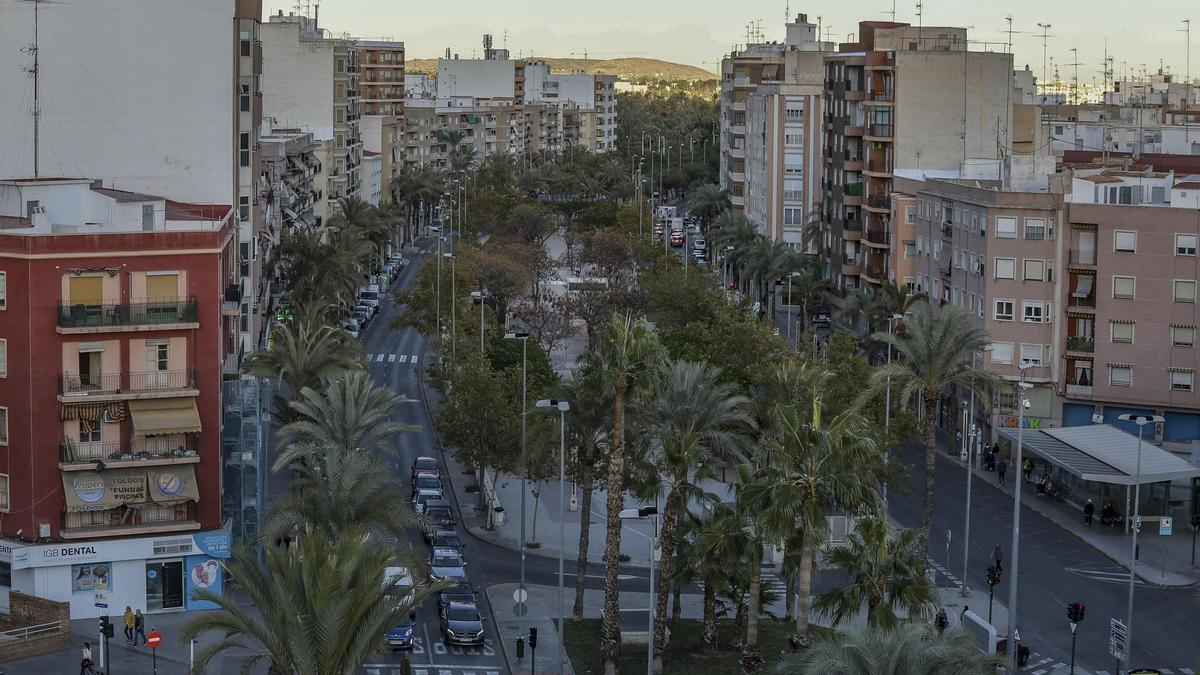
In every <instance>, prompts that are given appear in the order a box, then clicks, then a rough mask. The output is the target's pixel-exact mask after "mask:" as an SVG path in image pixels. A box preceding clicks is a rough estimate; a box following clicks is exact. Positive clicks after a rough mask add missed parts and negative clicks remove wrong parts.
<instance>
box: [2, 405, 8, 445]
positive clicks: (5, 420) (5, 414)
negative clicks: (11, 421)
mask: <svg viewBox="0 0 1200 675" xmlns="http://www.w3.org/2000/svg"><path fill="white" fill-rule="evenodd" d="M0 445H8V408H5V407H0Z"/></svg>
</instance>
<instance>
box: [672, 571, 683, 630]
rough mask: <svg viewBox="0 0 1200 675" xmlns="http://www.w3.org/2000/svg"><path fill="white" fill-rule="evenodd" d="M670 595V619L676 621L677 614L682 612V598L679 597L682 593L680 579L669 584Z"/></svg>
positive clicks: (677, 618)
mask: <svg viewBox="0 0 1200 675" xmlns="http://www.w3.org/2000/svg"><path fill="white" fill-rule="evenodd" d="M671 595H672V596H673V597H672V600H671V620H672V621H678V620H679V616H680V615H681V614H683V599H682V598H681V597H680V596H681V595H683V582H682V581H676V582H675V583H673V584H671Z"/></svg>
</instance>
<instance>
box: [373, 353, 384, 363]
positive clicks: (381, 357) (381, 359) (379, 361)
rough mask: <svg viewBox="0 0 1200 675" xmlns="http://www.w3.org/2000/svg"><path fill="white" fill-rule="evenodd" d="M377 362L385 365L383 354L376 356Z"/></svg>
mask: <svg viewBox="0 0 1200 675" xmlns="http://www.w3.org/2000/svg"><path fill="white" fill-rule="evenodd" d="M375 362H376V363H383V354H380V355H379V356H376V357H375Z"/></svg>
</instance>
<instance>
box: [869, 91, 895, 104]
mask: <svg viewBox="0 0 1200 675" xmlns="http://www.w3.org/2000/svg"><path fill="white" fill-rule="evenodd" d="M867 100H868V101H870V102H872V103H892V102H894V101H895V100H896V92H894V91H891V90H887V89H884V90H882V91H873V92H871V95H870V96H869V97H868V98H867Z"/></svg>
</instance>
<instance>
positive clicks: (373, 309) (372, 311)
mask: <svg viewBox="0 0 1200 675" xmlns="http://www.w3.org/2000/svg"><path fill="white" fill-rule="evenodd" d="M360 309H361V310H362V311H364V312H366V313H367V316H370V317H371V318H372V319H374V318H375V315H376V314H378V313H379V306H378V305H369V304H367V303H365V302H359V303H358V304H357V305H355V306H354V311H358V310H360Z"/></svg>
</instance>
